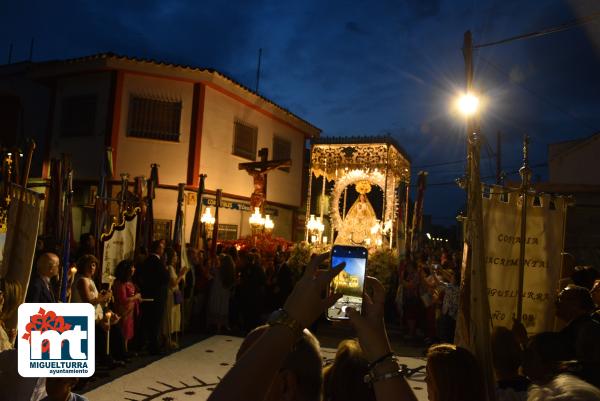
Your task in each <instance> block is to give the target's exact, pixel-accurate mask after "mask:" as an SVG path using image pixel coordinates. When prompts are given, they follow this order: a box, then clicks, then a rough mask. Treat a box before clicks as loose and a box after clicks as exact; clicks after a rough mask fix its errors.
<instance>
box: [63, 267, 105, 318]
mask: <svg viewBox="0 0 600 401" xmlns="http://www.w3.org/2000/svg"><path fill="white" fill-rule="evenodd" d="M79 280H83V281H84V282H85V285H86V286H87V287H88V290H89V292H90V297H91V298H92V299H96V298H98V295H99V292H98V289H97V288H96V284H95V283H94V280H92V279H91V278H88V277H85V276H79V278H78V279H77V280H75V283H74V287H75V288H74V290H75V291H73V290H71V292H72V295H71V302H72V303H82V302H84V301H83V300H82V299H81V294H80V293H79V290H78V285H79V284H78V283H79ZM103 317H104V312H103V311H102V305H100V304H96V320H101V319H102V318H103Z"/></svg>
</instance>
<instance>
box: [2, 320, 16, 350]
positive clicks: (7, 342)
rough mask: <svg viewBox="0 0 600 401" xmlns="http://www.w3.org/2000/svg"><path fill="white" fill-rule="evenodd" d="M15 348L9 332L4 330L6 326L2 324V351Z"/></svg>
mask: <svg viewBox="0 0 600 401" xmlns="http://www.w3.org/2000/svg"><path fill="white" fill-rule="evenodd" d="M9 349H13V345H12V343H11V342H10V340H9V338H8V334H7V333H6V331H5V330H4V327H2V325H1V324H0V352H2V351H7V350H9Z"/></svg>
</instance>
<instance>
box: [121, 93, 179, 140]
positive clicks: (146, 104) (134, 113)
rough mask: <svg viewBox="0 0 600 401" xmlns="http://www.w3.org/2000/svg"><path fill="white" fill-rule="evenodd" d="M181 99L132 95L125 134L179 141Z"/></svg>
mask: <svg viewBox="0 0 600 401" xmlns="http://www.w3.org/2000/svg"><path fill="white" fill-rule="evenodd" d="M180 122H181V101H173V100H159V99H152V98H148V97H142V96H136V95H132V96H131V98H130V101H129V117H128V127H127V136H131V137H136V138H146V139H158V140H160V141H171V142H178V141H179V135H180V133H179V126H180Z"/></svg>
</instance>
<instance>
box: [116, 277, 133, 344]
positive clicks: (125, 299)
mask: <svg viewBox="0 0 600 401" xmlns="http://www.w3.org/2000/svg"><path fill="white" fill-rule="evenodd" d="M113 288H114V291H115V301H116V304H117V313H119V316H121V321H120V323H121V332H122V333H123V337H124V338H125V340H131V339H132V338H133V334H134V326H135V319H136V317H137V316H138V314H139V302H138V301H137V300H135V301H129V298H131V297H133V296H134V295H135V294H136V291H135V285H134V284H133V283H132V282H131V281H128V282H126V283H121V282H118V281H115V283H114V285H113Z"/></svg>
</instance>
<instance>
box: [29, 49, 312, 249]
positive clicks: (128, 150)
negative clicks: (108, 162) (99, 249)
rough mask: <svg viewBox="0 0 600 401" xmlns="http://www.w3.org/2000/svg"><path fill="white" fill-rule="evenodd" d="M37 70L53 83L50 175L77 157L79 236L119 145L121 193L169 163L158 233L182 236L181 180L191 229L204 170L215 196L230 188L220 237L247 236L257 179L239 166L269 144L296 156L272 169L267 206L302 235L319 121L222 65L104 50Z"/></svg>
mask: <svg viewBox="0 0 600 401" xmlns="http://www.w3.org/2000/svg"><path fill="white" fill-rule="evenodd" d="M29 75H30V77H31V79H32V80H33V81H35V82H38V83H40V84H41V85H44V86H46V87H47V88H49V89H48V90H49V96H48V98H49V99H50V100H49V105H48V108H49V112H48V115H49V117H48V124H47V126H48V130H47V131H48V132H46V145H47V147H46V148H45V150H44V151H43V153H44V154H43V156H44V163H43V168H42V178H48V174H49V171H48V166H49V161H50V159H52V158H58V157H60V155H61V154H69V155H70V157H71V160H72V165H73V169H74V174H75V182H76V189H77V190H78V194H79V196H77V197H76V201H75V203H76V206H78V208H76V210H75V211H74V232H75V234H76V235H77V234H78V233H83V232H86V231H87V230H89V227H90V225H91V216H92V213H93V210H92V209H91V208H90V207H89V205H90V204H91V203H90V202H91V200H92V199H93V194H94V188H95V186H96V184H97V180H98V177H99V174H100V169H101V166H102V160H103V157H104V155H105V154H106V151H105V149H106V147H111V148H112V164H113V172H114V176H113V181H112V185H111V186H112V188H111V193H112V196H113V197H114V196H116V194H117V192H118V191H119V189H120V184H118V183H117V182H116V181H118V180H119V179H120V175H121V174H128V175H129V181H130V185H131V186H130V191H131V190H133V179H134V177H138V176H145V177H148V176H149V174H150V165H151V164H152V163H156V164H158V165H159V188H158V189H157V191H156V199H155V201H154V217H155V219H157V222H158V223H159V227H158V229H157V236H163V237H167V236H170V235H172V232H169V227H170V226H171V225H172V223H173V221H174V219H175V211H176V207H177V191H176V190H175V189H176V187H177V185H178V184H179V183H185V184H186V192H187V196H186V201H185V202H184V207H185V210H186V231H187V235H189V232H190V230H191V226H192V219H193V213H194V207H195V193H194V188H195V187H197V186H198V182H199V174H206V175H207V178H206V181H205V184H206V190H207V191H206V193H207V195H206V199H205V203H214V202H211V198H212V199H214V193H215V191H216V190H217V189H222V191H223V204H222V206H223V207H222V208H221V209H220V221H219V222H220V227H219V229H220V231H219V236H220V237H222V238H223V239H234V238H238V237H241V236H245V235H247V234H249V233H250V227H249V223H248V218H249V216H250V214H251V212H250V211H249V197H250V195H251V193H252V191H253V179H252V177H251V176H250V175H248V173H247V172H245V171H244V170H239V169H238V164H239V163H244V162H248V161H254V160H258V156H257V152H258V150H260V149H261V148H267V149H268V150H269V159H286V158H289V159H291V160H292V164H291V167H289V168H286V169H277V170H274V171H271V172H270V173H269V174H268V178H267V196H266V200H267V203H266V212H267V213H270V214H271V215H272V216H271V217H272V219H273V220H274V222H275V229H274V235H277V236H281V237H284V238H287V239H289V240H292V239H293V232H294V230H295V227H294V225H295V222H297V221H298V218H297V210H298V208H300V207H301V206H302V202H303V199H302V197H303V195H302V187H303V180H304V177H303V176H304V174H303V171H304V154H305V147H306V141H307V140H309V139H311V138H316V137H318V136H319V134H320V130H319V129H318V128H316V127H315V126H313V125H311V124H310V123H308V122H306V121H304V120H302V119H301V118H299V117H297V116H295V115H294V114H292V113H291V112H289V111H287V110H286V109H284V108H282V107H280V106H278V105H276V104H275V103H273V102H271V101H269V100H268V99H265V98H263V97H262V96H260V95H258V94H256V93H254V92H253V91H251V90H249V89H247V88H245V87H244V86H242V85H240V84H239V83H236V82H235V81H233V80H232V79H230V78H228V77H226V76H224V75H222V74H220V73H219V72H216V71H213V70H207V69H200V68H193V67H187V66H178V65H172V64H165V63H160V62H155V61H151V60H138V59H133V58H128V57H123V56H117V55H113V54H99V55H95V56H90V57H84V58H80V59H72V60H60V61H53V62H45V63H38V64H34V65H32V66H31V68H30V69H29ZM213 211H214V209H213ZM187 238H189V237H187Z"/></svg>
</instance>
